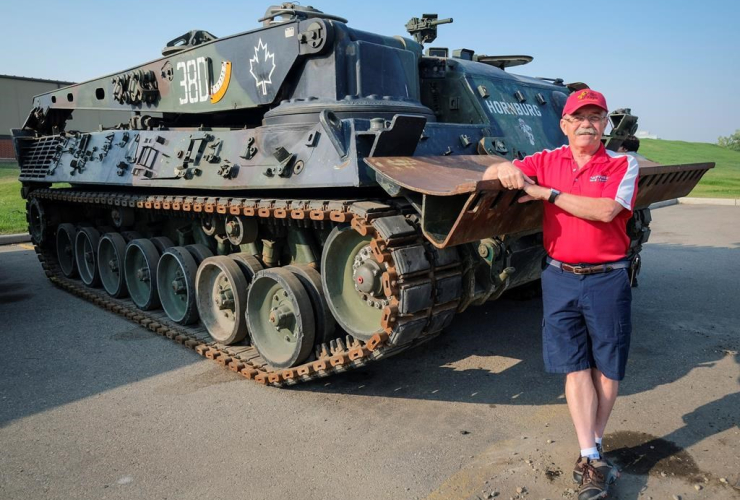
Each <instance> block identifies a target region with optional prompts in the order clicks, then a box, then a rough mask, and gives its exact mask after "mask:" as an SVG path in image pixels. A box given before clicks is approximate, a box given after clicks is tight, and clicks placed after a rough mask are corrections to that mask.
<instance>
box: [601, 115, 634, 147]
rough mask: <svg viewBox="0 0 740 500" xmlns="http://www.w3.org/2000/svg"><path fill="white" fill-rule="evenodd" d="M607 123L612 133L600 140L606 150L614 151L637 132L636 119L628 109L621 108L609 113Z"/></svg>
mask: <svg viewBox="0 0 740 500" xmlns="http://www.w3.org/2000/svg"><path fill="white" fill-rule="evenodd" d="M609 121H610V122H611V124H612V131H611V133H610V134H609V135H605V136H604V137H603V138H602V139H601V140H602V142H603V143H604V147H605V148H606V149H608V150H610V151H616V150H618V149H619V146H621V145H622V142H624V140H625V139H626V138H627V137H629V136H631V135H634V134H635V132H637V117H636V116H635V115H633V114H632V110H630V109H629V108H622V109H616V110H614V111H612V112H611V113H609Z"/></svg>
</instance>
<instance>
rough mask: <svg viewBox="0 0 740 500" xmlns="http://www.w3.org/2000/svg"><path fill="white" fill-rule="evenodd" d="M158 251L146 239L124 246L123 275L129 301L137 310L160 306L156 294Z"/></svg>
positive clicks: (133, 241)
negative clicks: (132, 302)
mask: <svg viewBox="0 0 740 500" xmlns="http://www.w3.org/2000/svg"><path fill="white" fill-rule="evenodd" d="M158 262H159V251H158V250H157V247H156V246H154V243H152V242H151V241H149V240H148V239H146V238H140V239H137V240H132V241H130V242H129V244H128V245H126V257H125V258H124V265H123V269H124V275H125V277H126V286H127V287H128V293H129V295H130V296H131V300H133V301H134V304H136V306H137V307H138V308H139V309H143V310H144V311H148V310H150V309H156V308H157V307H159V305H160V301H159V294H158V292H157V263H158Z"/></svg>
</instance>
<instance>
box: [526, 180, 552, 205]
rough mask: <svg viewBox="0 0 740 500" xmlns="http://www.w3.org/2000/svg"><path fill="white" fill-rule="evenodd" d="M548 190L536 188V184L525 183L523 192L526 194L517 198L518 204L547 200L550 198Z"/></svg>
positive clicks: (546, 188) (547, 188) (540, 187)
mask: <svg viewBox="0 0 740 500" xmlns="http://www.w3.org/2000/svg"><path fill="white" fill-rule="evenodd" d="M550 191H551V190H550V188H549V187H543V186H538V185H537V184H530V183H526V184H525V185H524V192H525V193H527V194H525V195H524V196H522V197H521V198H519V200H518V201H519V203H526V202H528V201H533V200H543V201H544V200H547V199H548V198H550Z"/></svg>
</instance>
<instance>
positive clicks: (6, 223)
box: [0, 163, 28, 234]
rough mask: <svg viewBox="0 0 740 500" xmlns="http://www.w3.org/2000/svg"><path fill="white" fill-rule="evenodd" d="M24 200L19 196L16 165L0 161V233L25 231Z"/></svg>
mask: <svg viewBox="0 0 740 500" xmlns="http://www.w3.org/2000/svg"><path fill="white" fill-rule="evenodd" d="M27 230H28V225H27V224H26V201H25V200H24V199H23V198H21V183H20V182H18V165H16V164H15V163H0V234H15V233H25V232H26V231H27Z"/></svg>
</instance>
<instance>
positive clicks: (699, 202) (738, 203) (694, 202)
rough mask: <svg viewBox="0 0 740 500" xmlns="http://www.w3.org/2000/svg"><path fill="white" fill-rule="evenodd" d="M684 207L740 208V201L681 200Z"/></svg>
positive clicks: (713, 199)
mask: <svg viewBox="0 0 740 500" xmlns="http://www.w3.org/2000/svg"><path fill="white" fill-rule="evenodd" d="M678 202H679V203H680V204H682V205H725V206H733V207H740V200H738V199H736V198H679V199H678Z"/></svg>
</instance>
